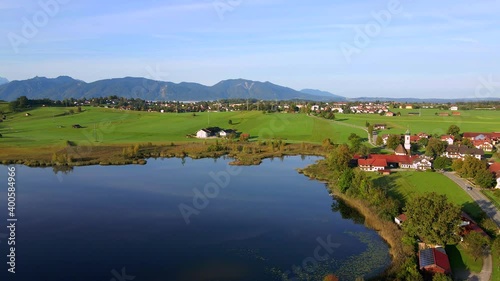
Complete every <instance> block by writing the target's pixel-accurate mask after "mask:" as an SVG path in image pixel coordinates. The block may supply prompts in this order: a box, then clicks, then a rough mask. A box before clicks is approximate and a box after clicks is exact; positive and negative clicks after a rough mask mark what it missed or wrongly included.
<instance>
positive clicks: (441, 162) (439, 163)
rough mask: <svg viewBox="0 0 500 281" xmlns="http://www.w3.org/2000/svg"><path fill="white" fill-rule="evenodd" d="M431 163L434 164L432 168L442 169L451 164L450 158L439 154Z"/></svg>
mask: <svg viewBox="0 0 500 281" xmlns="http://www.w3.org/2000/svg"><path fill="white" fill-rule="evenodd" d="M433 164H434V169H436V170H444V169H446V168H448V167H449V166H450V165H451V159H449V158H447V157H441V156H439V157H437V158H436V160H434V163H433Z"/></svg>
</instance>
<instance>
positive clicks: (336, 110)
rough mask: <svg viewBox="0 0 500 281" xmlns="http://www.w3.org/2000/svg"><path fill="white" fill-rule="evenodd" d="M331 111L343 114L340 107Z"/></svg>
mask: <svg viewBox="0 0 500 281" xmlns="http://www.w3.org/2000/svg"><path fill="white" fill-rule="evenodd" d="M332 111H333V112H338V113H344V110H343V109H342V108H341V107H333V108H332Z"/></svg>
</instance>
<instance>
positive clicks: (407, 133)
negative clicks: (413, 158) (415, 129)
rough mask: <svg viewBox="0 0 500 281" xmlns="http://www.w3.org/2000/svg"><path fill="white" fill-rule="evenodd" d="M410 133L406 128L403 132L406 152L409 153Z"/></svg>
mask: <svg viewBox="0 0 500 281" xmlns="http://www.w3.org/2000/svg"><path fill="white" fill-rule="evenodd" d="M410 137H411V134H410V129H408V130H406V133H405V149H406V150H407V151H408V154H410V150H411V138H410Z"/></svg>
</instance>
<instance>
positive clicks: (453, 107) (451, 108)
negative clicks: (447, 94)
mask: <svg viewBox="0 0 500 281" xmlns="http://www.w3.org/2000/svg"><path fill="white" fill-rule="evenodd" d="M450 110H451V111H457V110H458V106H456V105H452V106H451V107H450Z"/></svg>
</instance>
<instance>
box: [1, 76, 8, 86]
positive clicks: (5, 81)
mask: <svg viewBox="0 0 500 281" xmlns="http://www.w3.org/2000/svg"><path fill="white" fill-rule="evenodd" d="M7 83H9V80H7V79H6V78H3V77H0V85H3V84H7Z"/></svg>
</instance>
